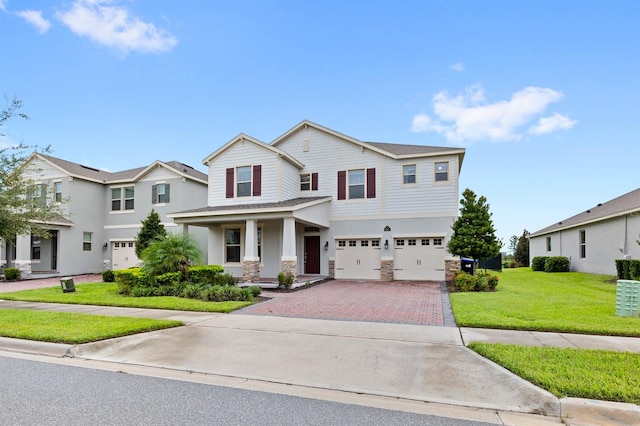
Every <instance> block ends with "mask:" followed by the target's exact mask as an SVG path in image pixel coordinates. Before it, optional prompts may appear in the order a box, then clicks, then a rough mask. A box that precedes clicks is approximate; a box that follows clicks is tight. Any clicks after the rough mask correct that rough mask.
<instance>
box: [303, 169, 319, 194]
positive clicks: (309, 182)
mask: <svg viewBox="0 0 640 426" xmlns="http://www.w3.org/2000/svg"><path fill="white" fill-rule="evenodd" d="M317 190H318V173H303V174H301V175H300V191H317Z"/></svg>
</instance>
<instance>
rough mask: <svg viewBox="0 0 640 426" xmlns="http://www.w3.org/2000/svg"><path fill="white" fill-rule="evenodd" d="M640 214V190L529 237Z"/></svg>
mask: <svg viewBox="0 0 640 426" xmlns="http://www.w3.org/2000/svg"><path fill="white" fill-rule="evenodd" d="M636 212H640V188H638V189H636V190H633V191H631V192H629V193H626V194H624V195H621V196H619V197H617V198H614V199H613V200H610V201H607V202H606V203H600V204H598V205H596V206H595V207H592V208H590V209H588V210H586V211H584V212H582V213H578V214H577V215H575V216H571V217H570V218H568V219H564V220H562V221H560V222H558V223H555V224H553V225H550V226H547V227H546V228H543V229H541V230H539V231H536V232H534V233H532V234H531V235H530V236H529V237H530V238H531V237H538V236H540V235H544V234H549V233H551V232H556V231H561V230H563V229H568V228H574V227H576V226H580V225H587V224H589V223H593V222H599V221H601V220H606V219H610V218H614V217H618V216H624V215H626V214H630V213H636Z"/></svg>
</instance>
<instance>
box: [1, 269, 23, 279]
mask: <svg viewBox="0 0 640 426" xmlns="http://www.w3.org/2000/svg"><path fill="white" fill-rule="evenodd" d="M4 279H5V280H7V281H17V280H19V279H20V269H18V268H5V269H4Z"/></svg>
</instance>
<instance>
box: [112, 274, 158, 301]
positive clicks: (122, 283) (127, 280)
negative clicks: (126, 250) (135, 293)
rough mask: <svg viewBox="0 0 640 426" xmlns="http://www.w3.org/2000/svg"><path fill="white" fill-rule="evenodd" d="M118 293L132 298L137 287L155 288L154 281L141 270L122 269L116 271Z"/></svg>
mask: <svg viewBox="0 0 640 426" xmlns="http://www.w3.org/2000/svg"><path fill="white" fill-rule="evenodd" d="M114 274H115V277H116V284H118V293H120V294H123V295H125V296H130V295H131V291H132V290H133V289H134V288H135V287H153V282H154V281H153V279H152V278H151V277H149V276H148V275H147V274H145V273H144V272H143V271H142V270H141V269H140V268H131V269H122V270H120V271H115V273H114Z"/></svg>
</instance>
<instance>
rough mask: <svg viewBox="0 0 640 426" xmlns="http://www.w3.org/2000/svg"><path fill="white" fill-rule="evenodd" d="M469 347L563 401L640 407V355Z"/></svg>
mask: <svg viewBox="0 0 640 426" xmlns="http://www.w3.org/2000/svg"><path fill="white" fill-rule="evenodd" d="M469 347H470V348H471V349H473V350H474V351H476V352H478V353H479V354H480V355H482V356H484V357H486V358H489V359H490V360H492V361H494V362H496V363H498V364H500V365H502V366H503V367H505V368H506V369H508V370H510V371H511V372H513V373H515V374H517V375H518V376H520V377H522V378H524V379H526V380H528V381H530V382H531V383H533V384H535V385H537V386H540V387H541V388H543V389H546V390H547V391H549V392H551V393H552V394H554V395H555V396H557V397H559V398H563V397H576V398H587V399H597V400H606V401H616V402H628V403H632V404H640V354H637V353H631V352H615V351H604V350H580V349H569V348H549V347H530V346H516V345H503V344H494V343H471V344H470V345H469Z"/></svg>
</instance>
